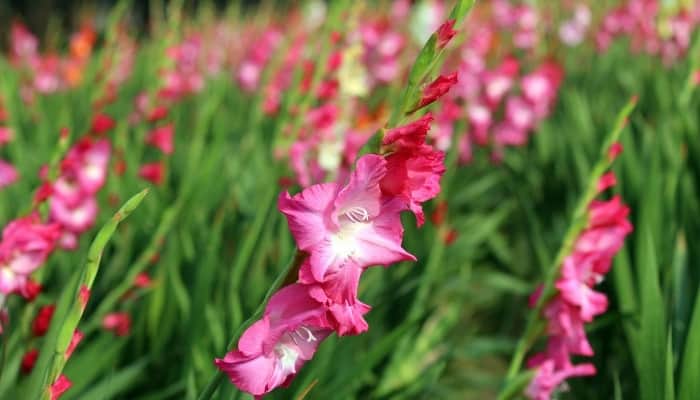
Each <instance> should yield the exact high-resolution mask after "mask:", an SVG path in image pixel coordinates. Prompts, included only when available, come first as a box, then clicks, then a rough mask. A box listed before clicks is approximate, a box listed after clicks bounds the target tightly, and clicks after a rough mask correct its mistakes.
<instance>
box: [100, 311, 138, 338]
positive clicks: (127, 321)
mask: <svg viewBox="0 0 700 400" xmlns="http://www.w3.org/2000/svg"><path fill="white" fill-rule="evenodd" d="M102 327H103V328H104V329H106V330H108V331H112V332H114V334H115V335H117V336H126V335H128V334H129V331H130V330H131V317H129V314H127V313H111V314H107V315H105V317H104V318H103V319H102Z"/></svg>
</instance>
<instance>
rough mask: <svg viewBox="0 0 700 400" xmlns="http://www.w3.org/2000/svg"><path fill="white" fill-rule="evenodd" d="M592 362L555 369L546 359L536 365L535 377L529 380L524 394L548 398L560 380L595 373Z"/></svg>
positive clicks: (551, 362)
mask: <svg viewBox="0 0 700 400" xmlns="http://www.w3.org/2000/svg"><path fill="white" fill-rule="evenodd" d="M595 372H596V371H595V367H594V366H593V365H592V364H580V365H575V366H570V367H568V368H565V369H557V368H555V366H554V362H553V361H551V360H547V361H545V362H543V363H542V364H540V365H539V366H538V367H537V373H536V375H535V378H534V379H533V380H532V381H531V382H530V385H529V386H528V387H527V389H526V391H525V394H526V395H527V396H528V397H529V398H531V399H533V400H550V399H551V398H552V394H553V393H554V391H555V390H556V389H557V388H558V387H560V385H561V384H562V382H564V381H565V380H567V379H569V378H573V377H576V376H590V375H595Z"/></svg>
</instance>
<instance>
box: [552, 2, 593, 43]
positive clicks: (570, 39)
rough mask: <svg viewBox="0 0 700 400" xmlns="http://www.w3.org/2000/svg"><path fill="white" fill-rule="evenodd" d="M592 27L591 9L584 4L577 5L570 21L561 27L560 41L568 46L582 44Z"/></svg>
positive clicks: (563, 23) (566, 21)
mask: <svg viewBox="0 0 700 400" xmlns="http://www.w3.org/2000/svg"><path fill="white" fill-rule="evenodd" d="M590 26H591V9H590V8H589V7H588V5H586V4H584V3H578V4H576V7H575V8H574V10H573V13H572V14H571V16H570V17H569V19H567V20H565V21H563V22H562V23H561V24H560V25H559V39H560V40H561V41H562V43H564V44H565V45H567V46H576V45H579V44H581V43H582V42H583V41H584V39H585V38H586V34H587V32H588V29H589V28H590Z"/></svg>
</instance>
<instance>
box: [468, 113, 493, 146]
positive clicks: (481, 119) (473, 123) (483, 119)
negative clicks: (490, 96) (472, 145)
mask: <svg viewBox="0 0 700 400" xmlns="http://www.w3.org/2000/svg"><path fill="white" fill-rule="evenodd" d="M467 119H468V120H469V126H470V128H471V130H470V133H471V136H472V137H473V138H474V141H475V142H476V143H477V144H479V145H482V146H484V145H486V144H487V143H488V142H489V128H490V127H491V124H492V123H493V121H492V117H491V110H489V108H488V107H486V106H485V105H482V104H479V103H472V104H470V105H469V107H468V108H467Z"/></svg>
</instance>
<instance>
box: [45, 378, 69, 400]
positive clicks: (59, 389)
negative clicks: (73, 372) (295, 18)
mask: <svg viewBox="0 0 700 400" xmlns="http://www.w3.org/2000/svg"><path fill="white" fill-rule="evenodd" d="M71 386H73V383H72V382H71V381H70V380H69V379H68V378H67V377H66V376H65V375H63V374H61V375H60V376H59V377H58V379H56V382H54V383H53V384H51V387H50V388H49V391H50V393H51V400H58V399H59V398H60V397H61V396H62V395H63V393H65V392H67V391H68V389H70V387H71Z"/></svg>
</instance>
